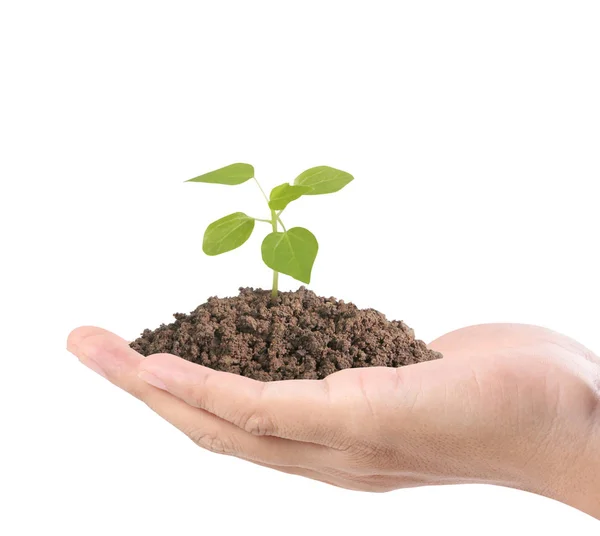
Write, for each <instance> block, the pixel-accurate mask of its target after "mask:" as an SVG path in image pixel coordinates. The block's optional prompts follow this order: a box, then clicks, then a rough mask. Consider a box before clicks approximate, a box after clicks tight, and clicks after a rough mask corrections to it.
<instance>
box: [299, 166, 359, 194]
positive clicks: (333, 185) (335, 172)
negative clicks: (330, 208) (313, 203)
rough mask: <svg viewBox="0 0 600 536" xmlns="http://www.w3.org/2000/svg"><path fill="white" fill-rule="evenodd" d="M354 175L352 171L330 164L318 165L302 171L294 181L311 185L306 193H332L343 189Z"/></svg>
mask: <svg viewBox="0 0 600 536" xmlns="http://www.w3.org/2000/svg"><path fill="white" fill-rule="evenodd" d="M353 179H354V177H353V176H352V175H350V173H346V172H345V171H341V170H339V169H335V168H332V167H329V166H317V167H314V168H310V169H307V170H306V171H304V172H303V173H300V175H298V176H297V177H296V180H295V181H294V184H295V185H298V186H310V187H311V188H312V191H310V192H306V194H304V195H319V194H331V193H333V192H337V191H338V190H341V189H342V188H343V187H344V186H346V184H348V183H349V182H350V181H351V180H353Z"/></svg>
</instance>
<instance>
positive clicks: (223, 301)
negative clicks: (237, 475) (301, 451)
mask: <svg viewBox="0 0 600 536" xmlns="http://www.w3.org/2000/svg"><path fill="white" fill-rule="evenodd" d="M173 316H174V317H175V322H173V323H171V324H162V325H161V326H160V327H159V328H157V329H155V330H154V331H151V330H149V329H146V330H144V332H143V333H142V335H141V336H140V337H139V338H138V339H137V340H135V341H133V342H132V343H131V347H132V348H133V349H134V350H136V351H138V352H140V353H141V354H143V355H146V356H147V355H150V354H155V353H162V352H167V353H171V354H175V355H177V356H179V357H182V358H184V359H187V360H188V361H192V362H194V363H199V364H200V365H204V366H206V367H210V368H212V369H216V370H222V371H226V372H232V373H235V374H240V375H242V376H247V377H249V378H253V379H256V380H261V381H272V380H291V379H323V378H325V377H326V376H328V375H329V374H332V373H334V372H336V371H338V370H342V369H346V368H352V367H400V366H404V365H410V364H413V363H419V362H420V361H429V360H431V359H439V358H441V357H442V354H440V353H439V352H434V351H433V350H429V349H428V348H427V346H426V345H425V343H424V342H423V341H420V340H417V339H415V335H414V332H413V330H412V329H411V328H409V327H408V326H407V325H406V324H405V323H404V322H402V321H398V320H392V321H389V320H387V319H386V317H385V316H384V315H383V314H382V313H380V312H378V311H375V310H374V309H359V308H358V307H356V306H355V305H353V304H352V303H345V302H344V301H342V300H337V299H335V298H323V297H320V296H317V295H316V294H315V293H314V292H312V291H310V290H307V289H306V288H304V287H300V289H299V290H297V291H295V292H280V293H279V296H278V297H277V298H276V300H275V301H272V300H271V293H270V291H268V290H260V289H258V290H255V289H253V288H241V289H240V294H239V296H235V297H231V298H217V297H212V298H209V299H208V301H207V302H206V303H204V304H202V305H200V306H199V307H197V308H196V309H195V310H194V311H192V312H191V313H190V314H182V313H176V314H175V315H173Z"/></svg>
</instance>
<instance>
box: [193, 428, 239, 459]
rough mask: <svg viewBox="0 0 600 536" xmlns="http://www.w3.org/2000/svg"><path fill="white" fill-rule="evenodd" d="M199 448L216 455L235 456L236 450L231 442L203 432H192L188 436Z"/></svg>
mask: <svg viewBox="0 0 600 536" xmlns="http://www.w3.org/2000/svg"><path fill="white" fill-rule="evenodd" d="M186 435H187V436H188V437H189V438H190V439H191V440H192V441H193V442H194V443H196V445H198V446H199V447H201V448H203V449H205V450H209V451H210V452H214V453H215V454H234V453H235V449H234V447H233V445H232V443H231V442H230V441H229V440H226V439H223V438H222V437H219V436H217V435H215V434H210V433H207V432H205V431H202V430H191V431H189V432H187V434H186Z"/></svg>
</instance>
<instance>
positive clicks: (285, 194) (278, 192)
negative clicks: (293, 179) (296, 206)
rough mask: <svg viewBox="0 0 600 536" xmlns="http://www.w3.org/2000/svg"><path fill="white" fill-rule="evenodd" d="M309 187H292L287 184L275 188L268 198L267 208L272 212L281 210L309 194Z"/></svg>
mask: <svg viewBox="0 0 600 536" xmlns="http://www.w3.org/2000/svg"><path fill="white" fill-rule="evenodd" d="M311 190H312V188H311V187H310V186H292V185H290V184H288V183H287V182H286V183H284V184H280V185H279V186H275V188H273V189H272V190H271V195H270V196H269V197H270V199H269V207H270V208H271V209H273V210H283V209H284V208H285V207H287V206H288V204H289V203H291V202H292V201H295V200H296V199H298V198H299V197H302V196H303V195H304V194H307V193H308V192H310V191H311Z"/></svg>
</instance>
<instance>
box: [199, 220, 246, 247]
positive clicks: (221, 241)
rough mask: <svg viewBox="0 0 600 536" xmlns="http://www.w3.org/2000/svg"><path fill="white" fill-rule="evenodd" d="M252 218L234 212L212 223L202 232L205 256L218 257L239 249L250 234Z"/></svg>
mask: <svg viewBox="0 0 600 536" xmlns="http://www.w3.org/2000/svg"><path fill="white" fill-rule="evenodd" d="M253 230H254V218H251V217H250V216H247V215H246V214H244V213H243V212H234V213H233V214H229V216H225V217H224V218H221V219H220V220H217V221H213V222H212V223H211V224H210V225H209V226H208V227H207V228H206V231H205V232H204V240H203V242H202V251H204V253H206V254H207V255H220V254H221V253H225V252H227V251H231V250H232V249H235V248H239V247H240V246H241V245H242V244H243V243H244V242H245V241H246V240H248V238H250V235H251V234H252V231H253Z"/></svg>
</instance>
